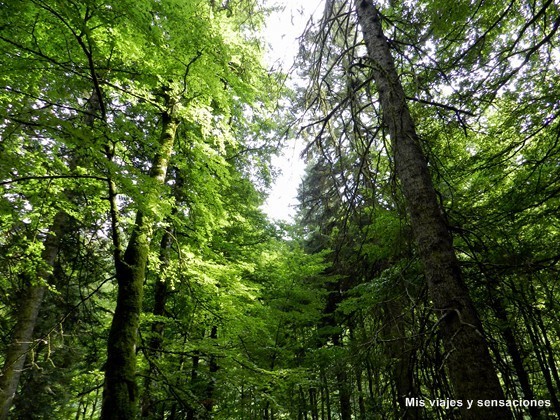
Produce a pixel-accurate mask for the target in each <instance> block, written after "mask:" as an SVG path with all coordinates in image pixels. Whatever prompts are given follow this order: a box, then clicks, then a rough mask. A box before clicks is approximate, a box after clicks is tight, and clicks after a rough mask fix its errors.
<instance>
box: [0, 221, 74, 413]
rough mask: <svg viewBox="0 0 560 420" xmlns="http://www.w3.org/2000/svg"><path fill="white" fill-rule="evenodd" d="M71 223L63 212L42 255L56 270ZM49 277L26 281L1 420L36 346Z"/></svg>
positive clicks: (0, 399)
mask: <svg viewBox="0 0 560 420" xmlns="http://www.w3.org/2000/svg"><path fill="white" fill-rule="evenodd" d="M67 222H68V215H67V214H66V213H64V212H62V211H61V212H58V213H57V214H56V215H55V217H54V220H53V224H52V226H51V228H50V229H49V233H48V234H47V237H46V239H45V244H44V245H45V247H44V249H43V252H42V255H41V256H42V259H43V261H44V262H45V263H46V264H47V265H48V266H49V267H53V266H54V263H55V260H56V256H57V254H58V249H59V242H60V238H61V237H62V236H63V235H64V234H65V232H66V229H65V228H66V225H67ZM49 275H50V274H49V272H48V271H46V270H42V271H41V272H39V273H37V278H35V279H26V280H28V282H29V284H27V285H26V286H25V287H24V289H23V290H22V297H21V298H20V305H19V306H18V308H17V313H16V318H17V321H16V325H15V327H14V335H13V337H12V340H11V343H10V345H9V347H8V352H7V354H6V360H5V361H4V366H3V367H2V375H1V376H0V419H2V420H4V419H7V418H8V413H9V411H10V408H11V406H12V402H13V399H14V396H15V393H16V391H17V388H18V385H19V379H20V377H21V372H22V370H23V366H24V364H25V359H26V356H27V352H28V351H29V348H30V347H31V343H32V342H33V331H34V329H35V325H36V324H37V317H38V315H39V309H40V308H41V303H42V302H43V297H44V295H45V291H46V289H47V286H46V284H47V281H48V278H49Z"/></svg>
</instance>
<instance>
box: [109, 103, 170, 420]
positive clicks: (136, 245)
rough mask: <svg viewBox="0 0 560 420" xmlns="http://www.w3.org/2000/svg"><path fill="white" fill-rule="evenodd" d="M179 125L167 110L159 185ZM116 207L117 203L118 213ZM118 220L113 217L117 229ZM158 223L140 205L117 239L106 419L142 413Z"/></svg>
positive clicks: (156, 172) (157, 166)
mask: <svg viewBox="0 0 560 420" xmlns="http://www.w3.org/2000/svg"><path fill="white" fill-rule="evenodd" d="M168 102H169V101H168ZM177 126H178V121H177V119H176V118H175V117H174V116H173V112H172V110H169V111H168V112H165V113H164V114H163V115H162V133H161V136H160V149H159V152H158V154H157V155H156V156H155V158H154V161H153V163H152V168H151V170H150V176H151V178H152V179H153V180H154V181H156V184H157V185H162V184H163V183H164V181H165V175H166V173H167V167H168V163H169V159H170V157H171V153H172V150H173V144H174V142H175V134H176V130H177ZM158 199H159V197H158V193H157V191H149V192H148V202H149V203H148V204H154V205H155V204H156V203H157V200H158ZM115 212H116V209H115V206H114V204H113V208H112V213H113V219H114V218H115ZM115 224H116V223H115V221H114V220H113V229H114V228H115ZM152 224H153V220H152V219H151V218H150V217H149V216H148V215H146V214H145V213H144V211H142V210H138V212H137V214H136V221H135V225H134V228H133V230H132V234H131V237H130V240H129V242H128V245H127V247H126V250H125V252H124V253H121V250H120V249H119V248H120V247H119V241H118V240H116V243H115V269H116V278H117V284H118V292H117V306H116V308H115V313H114V315H113V320H112V323H111V329H110V331H109V339H108V342H107V363H106V365H105V387H104V389H103V405H102V409H101V419H103V420H110V419H114V420H117V419H118V420H127V419H133V418H135V417H136V414H137V405H138V404H137V400H138V390H137V386H136V341H137V333H138V327H139V323H140V313H141V310H142V295H143V284H144V278H145V270H146V262H147V259H148V252H149V244H150V240H151V237H152ZM116 234H117V232H113V235H114V240H115V238H116Z"/></svg>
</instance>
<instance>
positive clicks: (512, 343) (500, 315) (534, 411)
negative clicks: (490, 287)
mask: <svg viewBox="0 0 560 420" xmlns="http://www.w3.org/2000/svg"><path fill="white" fill-rule="evenodd" d="M492 307H493V308H494V313H495V314H496V318H497V319H499V320H500V321H502V323H503V325H504V326H503V330H502V335H503V337H504V341H505V343H506V347H507V350H508V353H509V356H510V357H511V362H512V364H513V367H514V369H515V373H516V374H517V379H518V380H519V385H520V386H521V391H522V392H523V398H525V399H526V400H533V399H534V394H533V388H532V387H531V383H530V381H529V374H528V373H527V370H526V369H525V366H524V364H523V357H522V356H521V353H520V352H519V345H518V343H517V340H516V338H515V334H514V332H513V329H512V328H511V327H510V326H509V323H510V321H509V317H508V314H507V311H506V310H505V308H504V306H503V305H502V302H501V299H500V298H498V297H495V298H494V299H492ZM529 413H530V414H531V417H532V418H535V419H537V418H539V417H540V410H539V408H538V407H533V406H531V407H529Z"/></svg>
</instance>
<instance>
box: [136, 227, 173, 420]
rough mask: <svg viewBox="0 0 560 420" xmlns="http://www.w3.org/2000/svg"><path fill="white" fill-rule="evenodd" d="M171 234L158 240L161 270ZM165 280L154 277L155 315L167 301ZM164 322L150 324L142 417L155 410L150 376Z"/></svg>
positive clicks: (153, 372) (165, 234)
mask: <svg viewBox="0 0 560 420" xmlns="http://www.w3.org/2000/svg"><path fill="white" fill-rule="evenodd" d="M171 244H172V234H171V232H170V231H165V232H164V233H163V237H162V238H161V242H160V254H159V260H160V262H161V264H162V266H161V268H160V269H161V270H164V269H165V267H166V266H168V265H169V252H170V250H171ZM167 289H168V287H167V281H166V279H165V278H156V281H155V284H154V308H153V310H152V313H153V314H154V315H155V316H159V317H162V316H164V314H165V305H166V303H167V295H168V290H167ZM164 326H165V324H164V323H163V322H162V321H159V320H156V321H154V322H153V324H152V334H153V335H152V336H151V337H150V339H149V340H148V348H147V349H146V350H145V353H146V357H147V359H148V372H147V373H146V378H145V380H144V392H143V396H142V404H141V405H142V417H148V418H152V417H153V416H154V410H155V399H154V395H153V381H152V377H153V376H154V375H155V374H156V372H157V370H156V365H155V363H154V361H155V359H157V358H158V357H159V355H160V352H161V349H162V347H163V330H164Z"/></svg>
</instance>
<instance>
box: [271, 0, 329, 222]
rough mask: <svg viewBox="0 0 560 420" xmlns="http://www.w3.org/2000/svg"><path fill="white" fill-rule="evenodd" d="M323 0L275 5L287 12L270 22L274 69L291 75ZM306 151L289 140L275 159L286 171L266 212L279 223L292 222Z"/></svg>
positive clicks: (276, 15)
mask: <svg viewBox="0 0 560 420" xmlns="http://www.w3.org/2000/svg"><path fill="white" fill-rule="evenodd" d="M321 3H322V0H308V1H303V2H302V1H301V0H299V1H298V0H285V1H278V2H276V3H274V4H278V5H281V6H284V10H283V11H279V12H275V13H273V14H272V15H271V16H270V17H269V18H268V22H267V27H266V30H265V39H266V41H267V43H268V44H269V45H270V47H269V52H268V54H267V56H266V58H267V61H268V63H269V65H270V66H273V67H275V68H278V67H280V68H281V69H282V71H284V72H288V71H289V70H290V68H291V67H292V64H293V62H294V58H295V56H296V54H297V52H298V48H299V41H298V39H297V38H298V37H299V36H300V35H301V34H302V33H303V30H304V29H305V25H306V24H307V22H308V20H309V18H310V17H311V15H312V14H313V13H315V12H316V11H317V10H320V9H319V5H320V4H321ZM303 148H304V145H303V142H302V141H301V139H299V140H298V139H289V140H288V141H287V142H286V144H285V146H284V152H283V153H282V154H281V156H278V157H276V158H274V159H273V165H274V166H275V167H276V168H279V169H280V170H281V171H282V174H281V175H279V176H278V178H277V179H276V182H275V183H274V186H273V188H272V190H271V191H270V195H269V197H268V200H267V201H266V203H265V205H264V206H263V210H264V211H265V212H266V214H267V215H268V216H269V217H270V218H272V219H276V220H283V221H291V219H292V218H293V216H294V215H295V210H296V209H295V205H296V204H297V200H296V195H297V188H298V186H299V184H300V182H301V178H302V176H303V173H304V168H305V163H304V162H303V160H302V159H300V157H299V156H300V153H301V152H302V150H303Z"/></svg>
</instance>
